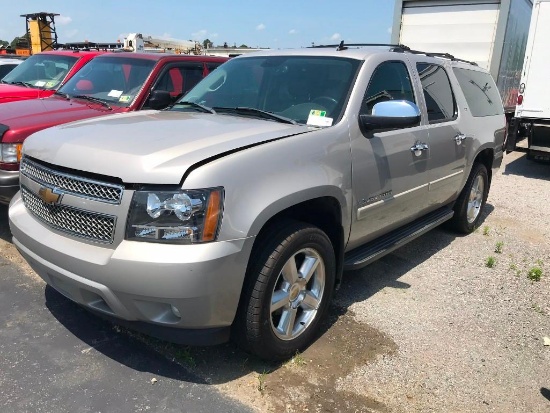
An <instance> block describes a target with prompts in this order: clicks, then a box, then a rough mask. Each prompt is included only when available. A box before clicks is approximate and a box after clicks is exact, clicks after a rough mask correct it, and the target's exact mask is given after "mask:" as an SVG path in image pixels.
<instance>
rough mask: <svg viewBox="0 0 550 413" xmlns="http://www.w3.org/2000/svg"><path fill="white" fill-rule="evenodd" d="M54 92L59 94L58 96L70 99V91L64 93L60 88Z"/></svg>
mask: <svg viewBox="0 0 550 413" xmlns="http://www.w3.org/2000/svg"><path fill="white" fill-rule="evenodd" d="M53 94H54V95H58V96H62V97H64V98H65V99H67V100H69V99H70V98H71V97H70V96H69V94H68V93H63V92H60V91H59V90H56V91H55V92H54V93H53Z"/></svg>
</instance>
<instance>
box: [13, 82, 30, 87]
mask: <svg viewBox="0 0 550 413" xmlns="http://www.w3.org/2000/svg"><path fill="white" fill-rule="evenodd" d="M10 85H19V86H25V87H34V85H33V84H31V83H27V82H10Z"/></svg>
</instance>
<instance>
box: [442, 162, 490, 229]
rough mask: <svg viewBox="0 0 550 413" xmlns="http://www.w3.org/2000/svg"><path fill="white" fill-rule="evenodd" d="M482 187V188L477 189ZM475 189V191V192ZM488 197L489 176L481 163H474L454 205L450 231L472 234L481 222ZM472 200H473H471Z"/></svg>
mask: <svg viewBox="0 0 550 413" xmlns="http://www.w3.org/2000/svg"><path fill="white" fill-rule="evenodd" d="M479 185H483V188H479ZM476 189H477V190H476ZM487 195H489V175H488V174H487V168H486V167H485V165H483V164H481V163H475V164H474V165H473V167H472V171H471V172H470V176H469V177H468V180H467V181H466V185H464V188H463V189H462V192H461V193H460V195H459V197H458V199H457V200H456V202H455V204H454V207H453V209H454V211H455V214H454V216H453V218H452V219H451V220H450V221H449V224H450V226H451V228H452V229H454V230H455V231H457V232H460V233H463V234H469V233H471V232H473V231H474V230H475V229H476V228H477V227H478V226H479V222H480V221H481V216H482V211H483V208H485V203H486V202H487ZM472 198H474V199H472Z"/></svg>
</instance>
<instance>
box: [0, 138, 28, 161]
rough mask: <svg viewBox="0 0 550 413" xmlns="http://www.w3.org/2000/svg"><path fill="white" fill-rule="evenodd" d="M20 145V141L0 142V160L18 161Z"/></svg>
mask: <svg viewBox="0 0 550 413" xmlns="http://www.w3.org/2000/svg"><path fill="white" fill-rule="evenodd" d="M22 146H23V144H22V143H0V162H4V163H18V162H19V161H20V160H21V148H22Z"/></svg>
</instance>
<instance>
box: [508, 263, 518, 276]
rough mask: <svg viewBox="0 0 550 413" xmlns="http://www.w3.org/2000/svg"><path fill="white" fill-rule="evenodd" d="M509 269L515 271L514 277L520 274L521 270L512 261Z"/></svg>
mask: <svg viewBox="0 0 550 413" xmlns="http://www.w3.org/2000/svg"><path fill="white" fill-rule="evenodd" d="M510 269H511V270H512V271H514V272H515V275H516V277H519V276H520V275H521V270H520V269H519V268H518V266H517V265H516V264H514V263H512V264H510Z"/></svg>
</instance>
